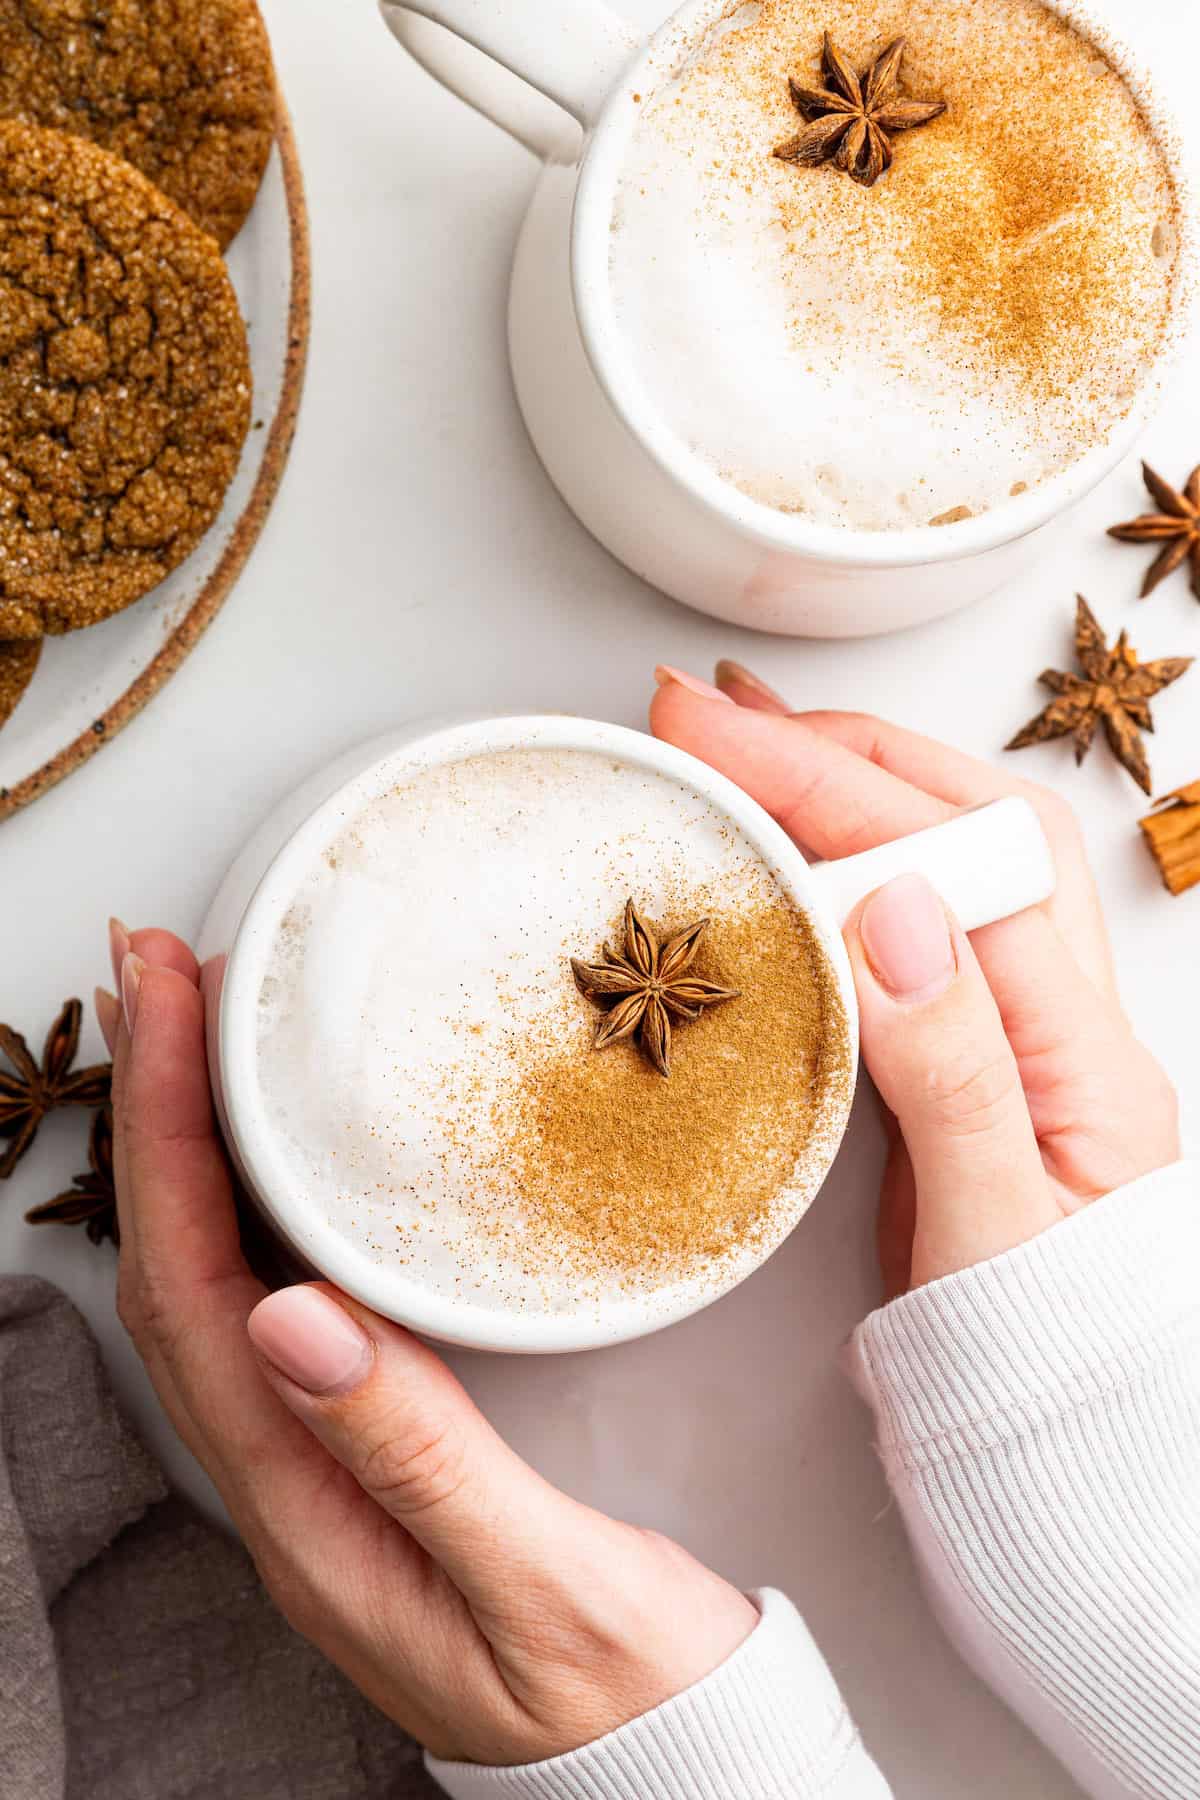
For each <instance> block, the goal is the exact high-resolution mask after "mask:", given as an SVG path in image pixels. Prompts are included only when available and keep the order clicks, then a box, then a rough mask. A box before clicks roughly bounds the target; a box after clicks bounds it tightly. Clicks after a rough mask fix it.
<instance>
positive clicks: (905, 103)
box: [774, 32, 946, 188]
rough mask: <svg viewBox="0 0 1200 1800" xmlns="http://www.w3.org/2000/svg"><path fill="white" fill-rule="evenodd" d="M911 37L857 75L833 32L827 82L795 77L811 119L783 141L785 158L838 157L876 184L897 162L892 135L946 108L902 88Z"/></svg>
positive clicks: (824, 68) (854, 174)
mask: <svg viewBox="0 0 1200 1800" xmlns="http://www.w3.org/2000/svg"><path fill="white" fill-rule="evenodd" d="M904 48H905V40H904V39H903V38H902V37H901V38H897V39H896V40H895V42H894V43H891V44H889V45H888V47H887V49H886V50H884V51H881V53H880V54H879V55H878V56H877V57H876V58H875V61H874V62H873V63H872V64H871V66H870V68H868V69H864V70H863V72H862V74H861V75H856V74H855V72H854V69H853V67H852V66H851V64H850V63H849V62H848V61H847V59H846V57H845V56H844V55H843V54H842V52H841V51H840V50H839V49H838V47H837V45H836V44H835V43H834V41H833V39H832V38H831V37H830V35H829V33H828V32H826V33H825V46H824V49H823V51H822V53H821V73H822V75H823V77H824V81H825V86H824V87H822V88H807V87H803V86H801V84H800V83H799V82H798V81H796V80H793V79H789V81H788V91H789V92H790V94H791V96H792V99H793V101H794V102H795V105H796V108H797V111H798V112H799V113H800V116H801V118H803V119H805V120H806V121H807V123H806V125H805V127H804V130H803V131H802V132H801V133H800V135H799V136H798V137H794V138H789V139H788V141H787V143H786V144H780V146H779V148H778V149H777V150H776V151H775V152H774V154H775V155H776V156H777V157H778V158H779V159H780V161H781V162H790V163H797V164H799V166H800V167H801V168H816V167H817V165H818V164H820V163H826V162H832V163H834V164H836V166H837V167H838V168H839V169H841V170H843V171H844V172H845V173H846V174H847V175H849V176H850V177H851V178H852V179H853V180H854V181H857V182H858V183H859V184H860V186H862V187H868V188H869V187H874V186H875V183H876V182H877V181H878V180H879V177H880V176H881V175H882V174H884V173H885V171H886V170H888V169H890V168H891V166H892V142H891V140H892V138H893V137H895V136H896V134H897V133H898V132H901V131H912V130H913V129H914V128H915V127H916V126H918V125H928V124H929V122H930V120H932V119H937V118H940V117H941V115H942V113H944V112H945V111H946V102H945V101H944V100H904V99H901V98H900V96H899V95H898V94H897V92H896V86H897V83H898V82H899V79H900V64H901V63H902V61H903V60H904Z"/></svg>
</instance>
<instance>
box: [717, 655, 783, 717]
mask: <svg viewBox="0 0 1200 1800" xmlns="http://www.w3.org/2000/svg"><path fill="white" fill-rule="evenodd" d="M713 679H714V680H715V682H716V684H717V687H718V688H719V689H720V691H721V693H723V694H726V695H727V696H728V697H729V699H730V700H732V701H733V703H734V705H735V706H745V707H748V708H749V709H750V710H751V711H752V712H772V713H788V712H791V710H792V709H791V707H790V706H789V705H788V704H787V702H786V700H783V699H781V697H780V696H779V695H778V694H777V693H776V692H775V689H774V688H771V687H768V686H767V684H766V682H765V681H763V680H762V679H761V678H760V677H759V676H758V675H755V674H753V673H752V671H751V670H749V669H747V668H745V667H744V666H743V664H741V663H737V662H731V661H730V660H729V658H728V657H727V656H723V657H722V658H721V660H720V662H719V663H718V664H717V666H716V670H715V671H714V676H713Z"/></svg>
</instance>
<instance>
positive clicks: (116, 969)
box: [108, 919, 129, 987]
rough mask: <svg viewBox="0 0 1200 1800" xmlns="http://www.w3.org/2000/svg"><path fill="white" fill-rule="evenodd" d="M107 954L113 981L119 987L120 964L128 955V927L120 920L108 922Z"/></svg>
mask: <svg viewBox="0 0 1200 1800" xmlns="http://www.w3.org/2000/svg"><path fill="white" fill-rule="evenodd" d="M108 954H109V957H110V958H111V960H112V972H113V980H114V981H115V982H116V984H117V986H118V987H120V985H121V964H122V963H123V962H124V961H125V958H126V957H127V956H128V955H129V927H128V926H127V925H122V923H121V921H120V919H110V920H109V921H108Z"/></svg>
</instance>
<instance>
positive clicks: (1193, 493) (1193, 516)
mask: <svg viewBox="0 0 1200 1800" xmlns="http://www.w3.org/2000/svg"><path fill="white" fill-rule="evenodd" d="M1142 474H1143V476H1144V477H1145V482H1146V486H1147V487H1148V488H1149V490H1150V497H1151V499H1152V500H1154V501H1156V502H1157V504H1158V506H1159V509H1160V510H1159V511H1158V512H1156V513H1143V514H1142V516H1141V518H1140V519H1131V520H1130V521H1129V524H1128V525H1114V526H1113V527H1112V530H1111V531H1110V532H1109V534H1108V535H1109V537H1111V538H1116V539H1117V541H1118V542H1119V543H1122V544H1161V545H1162V549H1161V551H1160V552H1159V554H1158V555H1157V556H1156V557H1155V559H1154V561H1153V562H1152V563H1151V565H1150V569H1149V572H1148V574H1147V576H1146V579H1145V581H1144V582H1143V584H1142V599H1143V600H1145V599H1146V598H1147V597H1148V596H1149V595H1150V594H1152V593H1153V592H1154V590H1155V588H1156V587H1157V586H1158V584H1159V582H1160V581H1165V580H1166V579H1167V576H1168V575H1173V574H1174V573H1175V571H1176V569H1178V568H1179V567H1180V565H1181V564H1183V563H1185V562H1189V561H1190V563H1191V568H1192V592H1193V594H1195V596H1196V598H1197V600H1200V468H1198V469H1193V470H1192V473H1191V475H1190V476H1189V477H1188V481H1187V485H1186V487H1185V488H1184V490H1183V492H1182V493H1181V494H1179V493H1176V491H1175V489H1174V488H1173V487H1172V486H1171V485H1170V483H1169V482H1166V481H1164V480H1163V478H1162V476H1161V475H1156V474H1155V473H1154V470H1153V469H1152V468H1151V467H1150V464H1149V463H1143V464H1142Z"/></svg>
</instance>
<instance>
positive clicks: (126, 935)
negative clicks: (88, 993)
mask: <svg viewBox="0 0 1200 1800" xmlns="http://www.w3.org/2000/svg"><path fill="white" fill-rule="evenodd" d="M108 948H109V955H110V957H111V959H112V971H113V980H114V981H115V982H116V984H117V986H118V988H119V987H120V985H121V965H122V964H123V962H124V961H125V958H126V957H127V956H128V955H129V952H130V951H131V950H134V951H136V952H137V954H138V955H139V956H140V957H141V959H142V961H143V962H147V963H150V964H151V965H152V966H153V967H154V968H156V969H159V968H161V969H177V970H178V972H179V973H180V974H181V975H185V976H186V977H187V979H188V980H189V981H190V982H191V983H192V985H193V986H195V985H196V983H197V982H198V981H199V979H200V965H199V963H198V962H197V961H196V958H195V956H194V955H193V953H192V950H191V948H190V946H189V945H187V944H185V943H184V941H183V939H182V938H180V937H176V936H175V933H174V932H173V931H163V930H161V929H160V928H159V927H157V926H148V927H146V928H145V929H143V930H141V931H130V929H129V927H128V926H127V925H123V924H122V923H121V921H120V919H110V920H109V921H108Z"/></svg>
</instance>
